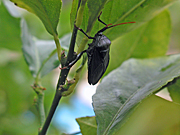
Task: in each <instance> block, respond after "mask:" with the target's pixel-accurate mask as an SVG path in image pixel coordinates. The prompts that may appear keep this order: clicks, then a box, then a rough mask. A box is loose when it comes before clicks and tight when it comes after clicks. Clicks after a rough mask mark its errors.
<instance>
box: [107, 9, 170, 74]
mask: <svg viewBox="0 0 180 135" xmlns="http://www.w3.org/2000/svg"><path fill="white" fill-rule="evenodd" d="M170 33H171V19H170V15H169V12H168V11H167V10H165V11H163V12H162V13H160V14H159V15H158V16H156V17H155V18H153V19H152V20H151V21H149V22H147V23H145V24H144V25H142V26H141V27H139V28H138V29H136V30H134V31H132V32H130V33H128V34H126V35H124V36H122V37H120V38H118V39H116V40H115V41H113V42H112V45H111V47H110V63H109V66H108V69H107V71H106V73H105V74H108V73H109V72H110V71H112V70H113V69H115V68H117V67H119V66H120V65H121V64H122V62H123V61H125V60H127V59H129V58H132V57H133V58H151V57H157V56H163V55H165V54H166V53H167V50H168V45H169V40H170ZM129 39H131V40H129Z"/></svg>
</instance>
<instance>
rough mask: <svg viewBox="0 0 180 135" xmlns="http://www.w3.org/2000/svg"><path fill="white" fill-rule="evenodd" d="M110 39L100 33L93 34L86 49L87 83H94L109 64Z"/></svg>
mask: <svg viewBox="0 0 180 135" xmlns="http://www.w3.org/2000/svg"><path fill="white" fill-rule="evenodd" d="M110 44H111V41H110V40H109V39H108V38H107V37H106V36H105V35H102V34H101V33H98V34H97V35H95V39H94V40H93V42H92V43H91V44H89V48H88V49H87V55H88V83H89V84H92V85H95V84H96V83H97V82H98V81H99V79H100V78H101V77H102V76H103V74H104V72H105V71H106V68H107V66H108V64H109V49H110V48H109V47H110Z"/></svg>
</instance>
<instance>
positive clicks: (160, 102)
mask: <svg viewBox="0 0 180 135" xmlns="http://www.w3.org/2000/svg"><path fill="white" fill-rule="evenodd" d="M179 126H180V105H178V104H174V103H173V102H170V101H167V100H165V99H163V98H160V97H158V96H156V95H151V96H149V97H147V98H146V99H145V100H143V101H142V103H141V104H139V105H138V107H137V109H136V110H135V111H134V112H133V114H132V115H131V116H130V118H129V119H128V121H127V123H126V124H125V125H124V126H123V128H121V129H120V130H119V131H118V132H117V133H116V135H178V134H179V133H180V129H179V128H175V127H179Z"/></svg>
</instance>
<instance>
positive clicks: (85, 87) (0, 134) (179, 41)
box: [0, 0, 180, 135]
mask: <svg viewBox="0 0 180 135" xmlns="http://www.w3.org/2000/svg"><path fill="white" fill-rule="evenodd" d="M71 3H72V0H63V7H62V12H61V16H60V23H59V26H58V33H59V37H62V36H63V35H64V34H68V33H70V32H71V28H70V11H71ZM7 7H9V8H16V7H15V6H14V5H13V4H12V3H11V2H9V1H7V0H6V1H5V0H4V1H3V2H1V1H0V125H1V126H0V135H35V134H37V127H39V117H38V112H37V110H36V108H35V106H34V99H35V98H36V94H35V92H34V91H33V89H32V88H31V85H32V84H33V77H32V76H31V74H30V72H29V69H28V66H27V64H26V62H25V60H24V58H23V54H22V50H21V45H22V43H21V38H20V35H21V31H20V19H19V18H18V16H19V13H16V12H13V13H10V12H9V11H8V8H7ZM18 10H19V11H20V13H21V14H22V15H23V16H24V17H25V19H26V20H27V23H28V26H29V27H30V28H31V29H30V32H31V34H32V35H34V36H35V37H37V38H39V39H52V38H53V37H52V36H51V35H49V34H48V33H47V32H46V30H45V28H44V26H43V24H42V23H41V21H40V20H39V19H38V18H37V17H36V16H35V15H33V14H30V13H28V12H27V11H25V10H22V9H18ZM169 11H170V14H171V18H172V34H171V40H170V46H169V51H168V53H167V54H175V53H178V52H179V50H180V38H179V37H180V32H179V31H180V25H179V24H180V17H179V14H178V13H180V2H176V4H173V5H172V6H171V7H170V8H169ZM59 72H60V70H59V68H57V69H55V70H53V71H52V72H50V73H49V74H48V75H47V76H45V77H44V78H42V85H43V87H45V88H46V89H47V90H46V91H45V110H46V113H48V111H49V108H50V106H51V103H52V100H53V97H54V93H55V88H56V83H57V79H58V75H59ZM86 78H87V75H86V74H85V75H84V76H82V80H81V82H80V83H79V84H78V86H77V88H76V91H75V93H74V94H71V96H69V97H65V98H63V99H62V100H61V103H60V104H61V105H60V106H59V108H58V109H57V111H56V114H55V116H54V118H53V121H52V124H51V126H50V130H49V134H51V135H58V134H60V133H62V132H65V133H74V132H78V131H79V126H78V124H77V123H76V121H75V118H78V117H84V116H93V115H94V111H93V108H92V95H93V94H94V93H95V90H96V87H97V85H95V86H90V85H89V84H88V83H87V80H86Z"/></svg>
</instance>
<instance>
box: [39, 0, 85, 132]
mask: <svg viewBox="0 0 180 135" xmlns="http://www.w3.org/2000/svg"><path fill="white" fill-rule="evenodd" d="M83 1H85V2H86V1H87V0H83ZM79 2H81V0H79ZM82 3H83V5H85V3H84V2H82ZM82 3H81V4H82ZM78 9H79V7H78ZM83 11H84V8H83V10H81V12H78V14H80V15H79V18H81V19H80V20H78V19H77V21H76V22H77V23H78V24H79V25H80V24H81V22H82V16H83V13H82V12H83ZM77 16H78V15H77ZM78 21H80V22H78ZM76 36H77V28H76V27H74V28H73V33H72V37H71V43H70V47H69V52H68V56H67V61H66V63H65V65H62V66H67V65H68V64H69V62H71V61H72V60H73V57H74V46H75V41H76ZM54 40H55V42H57V39H56V38H54ZM58 42H59V39H58ZM58 42H57V43H58ZM56 45H57V44H56ZM59 45H60V44H59ZM59 50H60V48H58V46H57V52H59ZM59 55H60V54H59V53H58V57H59V59H61V58H60V57H61V56H59ZM61 64H63V63H61ZM69 70H70V69H69V68H66V69H63V70H61V73H60V76H59V80H58V84H57V88H56V93H55V96H54V99H53V102H52V105H51V108H50V111H49V114H48V116H47V119H46V121H45V123H44V126H43V128H42V130H41V131H40V133H39V135H45V134H46V132H47V129H48V127H49V125H50V123H51V120H52V117H53V115H54V113H55V111H56V108H57V106H58V103H59V101H60V100H61V97H62V93H63V92H64V91H67V90H64V89H63V87H61V86H63V85H64V84H65V81H66V78H67V75H68V73H69Z"/></svg>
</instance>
